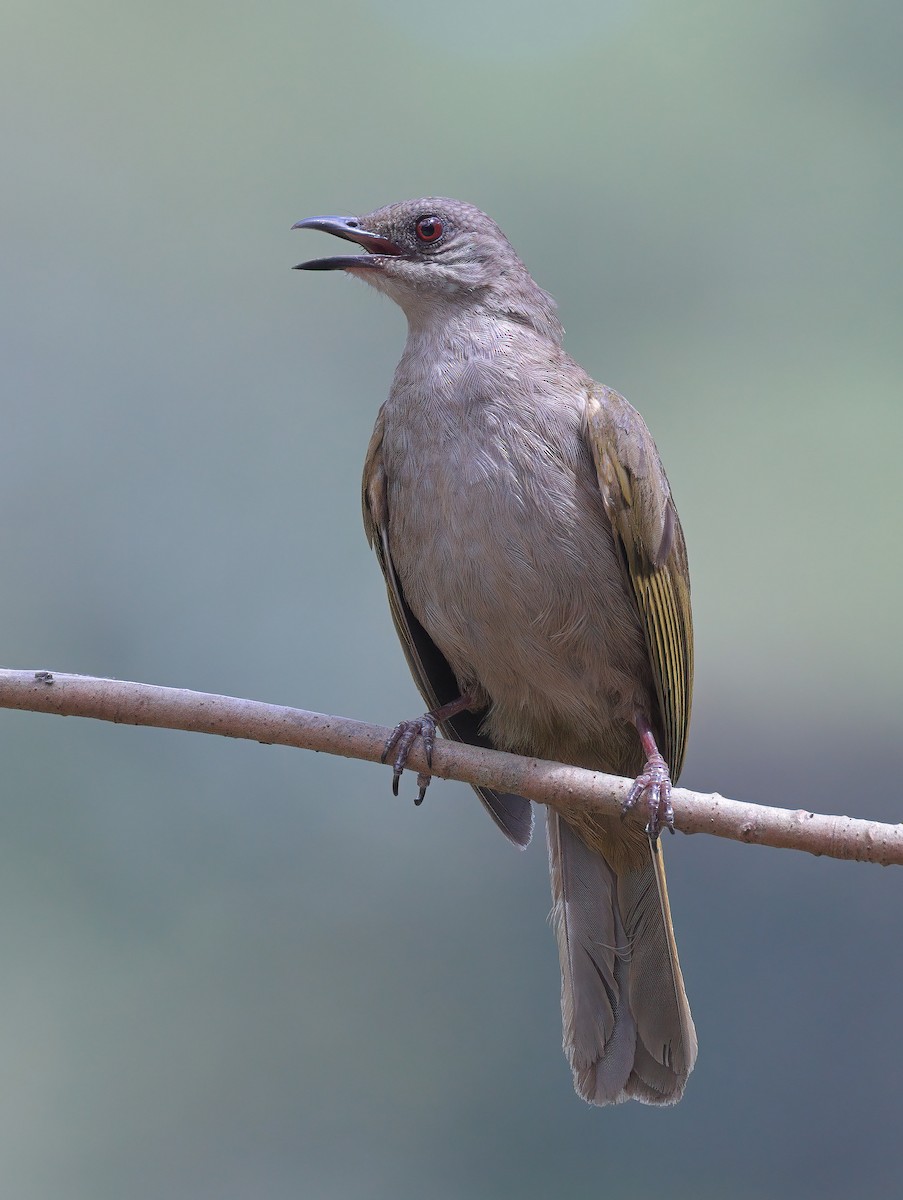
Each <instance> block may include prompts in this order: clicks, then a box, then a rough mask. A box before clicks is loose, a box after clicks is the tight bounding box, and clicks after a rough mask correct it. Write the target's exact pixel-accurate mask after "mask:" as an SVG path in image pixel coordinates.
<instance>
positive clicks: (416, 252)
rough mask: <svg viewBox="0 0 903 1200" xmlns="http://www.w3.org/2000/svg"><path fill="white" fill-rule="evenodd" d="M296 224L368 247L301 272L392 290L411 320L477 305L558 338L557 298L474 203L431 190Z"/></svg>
mask: <svg viewBox="0 0 903 1200" xmlns="http://www.w3.org/2000/svg"><path fill="white" fill-rule="evenodd" d="M292 228H293V229H319V230H322V231H323V232H325V233H332V234H335V236H336V237H340V238H344V239H346V241H349V242H356V243H357V244H358V245H359V246H362V247H363V250H364V253H362V254H340V255H336V256H334V257H331V258H316V259H311V260H309V261H307V262H303V263H298V265H297V267H296V268H295V270H298V271H347V272H349V273H350V274H352V275H356V276H358V277H359V278H361V279H364V280H365V281H366V282H367V283H370V284H372V285H373V286H374V287H375V288H378V289H379V290H380V291H382V292H385V293H386V294H387V295H388V296H391V298H392V299H393V300H394V301H395V302H396V303H397V304H398V305H400V306H401V308H402V309H403V310H404V311H405V313H406V315H407V317H408V320H409V322H410V323H411V325H412V326H414V325H417V324H419V323H420V322H421V321H423V320H424V319H428V318H429V317H431V316H434V315H436V314H437V313H438V314H442V313H443V311H445V310H448V309H457V310H460V309H461V308H462V307H463V308H469V307H474V308H481V309H484V310H487V311H490V312H495V313H498V315H500V316H506V317H509V318H511V319H513V320H518V321H521V322H523V323H525V324H529V325H533V326H535V327H537V328H540V329H541V330H542V332H543V333H545V334H546V335H551V336H553V337H554V338H555V340H556V341H557V340H559V338H560V333H561V330H560V325H559V324H558V319H557V316H556V315H555V303H554V301H553V300H552V299H551V297H550V296H548V295H547V294H546V293H545V292H544V291H543V290H542V289H541V288H540V287H539V286H538V285H537V284H536V283H535V282H534V281H533V279H532V278H531V276H530V274H529V272H528V271H527V269H526V267H525V266H524V264H523V263H522V262H521V260H520V259H519V258H518V256H517V254H516V253H515V250H514V247H513V246H512V245H511V243H510V242H509V241H508V239H507V238H506V237H505V235H504V234H503V233H502V231H501V230H500V229H499V227H498V225H496V223H495V221H493V220H492V219H491V218H490V217H487V215H486V214H485V213H484V212H481V211H480V209H478V208H475V207H474V206H473V205H472V204H465V203H463V202H462V201H460V200H448V199H443V198H441V197H436V196H430V197H427V198H425V199H422V200H406V201H403V202H401V203H399V204H389V205H387V206H386V207H385V208H378V209H377V210H376V211H375V212H372V213H368V214H367V215H366V216H362V217H308V218H307V219H306V220H304V221H298V222H297V223H296V224H295V225H293V226H292Z"/></svg>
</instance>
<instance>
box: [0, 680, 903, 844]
mask: <svg viewBox="0 0 903 1200" xmlns="http://www.w3.org/2000/svg"><path fill="white" fill-rule="evenodd" d="M0 708H16V709H24V710H27V711H31V712H44V713H56V714H57V715H58V716H70V717H94V718H96V719H97V720H99V721H114V722H118V723H120V724H125V725H150V726H154V727H156V728H159V729H184V730H186V731H188V732H190V733H214V734H219V735H220V736H222V737H235V738H248V739H250V740H251V741H255V742H262V743H264V744H266V745H271V744H272V745H280V746H297V747H300V748H303V749H307V750H322V751H325V752H326V753H327V754H340V755H342V756H343V757H345V758H360V759H364V760H366V761H368V762H379V758H380V755H381V753H382V749H383V745H384V743H385V741H386V738H387V737H388V736H389V730H388V729H385V728H383V727H382V726H381V725H365V724H363V723H362V722H360V721H350V720H347V719H345V718H343V717H329V716H325V715H323V714H322V713H313V712H305V711H304V710H303V709H298V708H283V707H282V706H280V705H275V704H263V703H261V702H259V701H256V700H240V699H236V698H235V697H232V696H215V695H211V694H209V693H207V692H191V691H187V690H184V689H181V688H165V687H155V686H154V685H152V684H147V683H126V682H123V681H121V680H117V679H95V678H92V677H91V676H87V675H57V674H55V673H53V674H51V673H50V672H49V671H8V670H3V669H2V668H0ZM410 766H411V767H412V768H413V769H414V770H415V771H417V770H425V768H426V762H425V761H424V758H423V752H422V749H421V748H420V746H419V744H418V745H416V746H415V747H414V749H413V750H412V751H411V754H410ZM432 774H433V775H436V776H438V777H440V778H442V779H457V780H460V781H461V782H462V783H474V784H479V785H481V786H485V787H494V788H498V789H499V790H500V791H504V792H513V793H515V794H516V795H519V796H525V797H527V799H529V800H535V801H537V802H538V803H540V804H550V805H552V806H554V807H555V808H556V809H558V810H559V811H560V812H562V813H568V812H578V811H581V810H588V809H595V810H596V811H598V812H605V813H618V812H619V811H620V805H621V803H622V801H623V800H624V799H625V797H626V795H627V792H628V790H629V788H630V785H631V781H630V780H627V779H620V778H618V777H617V776H615V775H603V774H602V773H601V772H598V771H584V770H582V769H581V768H580V767H569V766H564V765H562V764H560V763H551V762H543V761H542V760H541V759H535V758H522V757H520V756H519V755H516V754H504V753H502V752H501V751H498V750H483V749H481V748H479V747H477V746H468V745H464V744H462V743H459V742H453V741H446V740H441V741H438V742H437V743H436V747H435V750H434V753H433V764H432ZM672 800H673V804H674V814H675V816H674V821H675V825H676V826H677V828H678V829H680V830H681V831H682V832H683V833H712V834H715V835H716V836H718V837H725V838H733V839H734V841H738V842H755V843H757V844H758V845H762V846H776V847H779V848H784V849H788V850H807V851H808V852H809V853H810V854H817V855H821V854H825V855H829V856H830V857H831V858H845V859H855V860H857V861H860V862H875V863H880V864H881V865H882V866H889V865H891V864H896V865H898V866H903V825H885V824H882V823H880V822H878V821H862V820H857V819H855V818H852V817H829V816H819V815H817V814H815V813H810V812H806V811H805V810H803V809H797V810H790V809H785V808H770V807H765V806H764V805H759V804H743V803H740V802H738V801H736V800H726V799H725V798H724V797H723V796H719V795H717V794H716V793H713V794H711V795H705V794H702V793H700V792H690V791H687V790H686V789H685V788H675V789H674V792H673V796H672Z"/></svg>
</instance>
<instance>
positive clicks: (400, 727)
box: [380, 692, 473, 804]
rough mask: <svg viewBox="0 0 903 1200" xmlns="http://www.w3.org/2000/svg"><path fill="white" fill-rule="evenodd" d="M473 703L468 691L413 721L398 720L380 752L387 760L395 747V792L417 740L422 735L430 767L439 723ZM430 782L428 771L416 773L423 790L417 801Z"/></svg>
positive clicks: (393, 764) (393, 765)
mask: <svg viewBox="0 0 903 1200" xmlns="http://www.w3.org/2000/svg"><path fill="white" fill-rule="evenodd" d="M471 704H473V697H472V696H470V695H469V694H468V693H467V692H465V693H464V694H463V695H462V696H459V697H458V698H457V700H451V701H450V702H449V703H448V704H443V705H442V707H441V708H434V709H432V710H431V711H430V712H428V713H424V714H423V716H422V717H415V718H414V719H413V721H399V723H398V724H397V725H396V726H395V728H394V729H393V730H392V732H391V734H390V735H389V737H388V738H387V739H386V744H385V746H383V752H382V754H381V755H380V762H386V761H387V760H388V758H389V755H390V754H391V753H392V752H393V750H394V751H395V757H394V759H393V760H392V792H393V793H394V795H396V796H397V795H398V781H399V780H400V779H401V773H402V771H403V770H404V769H405V766H406V765H407V761H408V755H409V754H410V753H411V747H412V746H413V745H414V743H415V742H416V740H417V739H418V738H422V739H423V752H424V754H425V755H426V764H427V767H431V766H432V765H433V746H434V744H435V741H436V725H437V724H439V723H440V722H442V721H447V720H448V718H449V717H454V716H455V715H456V714H457V713H459V712H463V711H464V710H465V709H466V708H470V706H471ZM429 782H430V773H429V771H428V770H427V771H425V772H424V771H421V772H420V773H419V774H418V776H417V786H418V788H419V789H420V791H419V792H418V795H417V799H416V800H415V801H414V803H415V804H422V803H423V797H424V796H425V795H426V789H427V788H428V787H429Z"/></svg>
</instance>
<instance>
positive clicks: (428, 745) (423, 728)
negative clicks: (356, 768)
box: [379, 713, 436, 804]
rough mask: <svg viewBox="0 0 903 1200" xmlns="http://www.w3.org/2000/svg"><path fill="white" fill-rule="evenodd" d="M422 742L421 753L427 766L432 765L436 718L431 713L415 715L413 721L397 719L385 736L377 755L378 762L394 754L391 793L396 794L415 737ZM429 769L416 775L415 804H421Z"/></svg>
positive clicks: (429, 777)
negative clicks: (381, 750) (381, 748)
mask: <svg viewBox="0 0 903 1200" xmlns="http://www.w3.org/2000/svg"><path fill="white" fill-rule="evenodd" d="M418 738H420V740H421V741H422V742H423V753H424V756H425V757H426V765H427V768H431V767H432V765H433V746H434V745H435V742H436V720H435V718H434V717H433V716H432V714H431V713H424V715H423V716H422V717H415V718H414V720H413V721H399V722H398V724H397V725H396V726H395V728H394V729H393V730H392V732H391V734H390V735H389V736H388V738H386V744H385V746H383V752H382V754H381V755H380V756H379V761H380V762H388V761H389V756H390V755H391V754H394V757H393V759H392V793H393V795H395V796H397V795H398V784H399V781H400V780H401V775H402V772H403V771H404V769H405V767H406V766H407V762H408V755H409V754H410V753H411V747H412V746H413V745H414V743H415V742H416V741H417V739H418ZM431 778H432V776H431V775H430V772H429V769H427V770H426V771H420V772H419V773H418V775H417V787H418V788H419V791H418V793H417V799H416V800H415V801H414V803H415V804H422V803H423V797H424V796H425V795H426V789H427V788H428V787H429V784H430V779H431Z"/></svg>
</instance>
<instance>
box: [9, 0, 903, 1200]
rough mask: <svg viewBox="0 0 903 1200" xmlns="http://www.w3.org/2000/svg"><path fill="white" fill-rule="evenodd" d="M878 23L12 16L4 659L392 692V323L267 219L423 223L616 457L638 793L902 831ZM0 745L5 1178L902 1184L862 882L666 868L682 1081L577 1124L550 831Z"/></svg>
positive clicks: (891, 925)
mask: <svg viewBox="0 0 903 1200" xmlns="http://www.w3.org/2000/svg"><path fill="white" fill-rule="evenodd" d="M901 14H903V8H901V6H900V5H899V4H898V3H894V2H888V3H870V2H866V3H853V2H852V0H808V2H805V0H798V2H796V0H795V2H792V3H789V4H788V3H784V2H778V0H763V2H761V3H757V4H731V5H728V4H719V3H715V2H714V0H708V2H703V0H700V2H692V0H691V2H684V0H648V2H644V0H635V2H633V3H628V2H626V0H623V2H617V0H585V2H570V3H569V2H562V3H559V4H554V5H547V6H543V7H542V9H540V6H538V5H537V6H535V7H528V6H523V5H518V4H515V3H513V2H511V0H509V2H505V3H501V2H500V3H494V4H488V5H487V4H486V3H485V2H483V3H479V4H478V3H475V2H474V0H458V2H457V3H456V4H455V5H451V6H450V5H444V6H443V5H439V6H436V5H423V4H422V3H413V2H412V0H381V2H379V0H373V2H371V3H366V2H364V0H347V2H346V3H344V4H342V5H334V6H332V7H329V6H327V5H324V4H316V5H314V4H309V3H307V4H305V3H300V4H298V3H295V4H285V3H270V4H266V3H264V4H259V5H222V4H214V3H210V2H200V0H196V2H190V3H187V4H170V3H157V4H155V5H139V4H128V3H126V4H114V3H104V2H103V0H65V2H64V0H56V2H53V0H7V2H6V4H5V5H4V11H3V15H2V34H0V127H2V162H3V220H2V225H0V239H2V300H3V318H2V332H0V336H2V380H3V383H2V397H3V403H2V413H3V424H2V429H3V435H2V440H0V492H2V511H3V514H4V520H3V523H2V529H0V538H2V562H3V572H2V586H0V628H2V645H3V652H2V655H0V661H2V662H3V663H4V665H7V666H12V667H27V668H49V669H51V670H60V671H77V672H86V673H90V674H100V675H113V676H117V677H122V678H126V679H138V680H145V681H148V682H155V683H162V684H169V685H176V686H188V687H194V688H198V689H203V690H208V691H217V692H219V691H221V692H228V693H232V694H235V695H241V696H251V697H256V698H260V699H266V700H270V701H274V702H279V703H285V704H294V705H298V706H301V707H307V708H314V709H318V710H322V711H329V712H336V713H341V714H344V715H347V716H354V717H359V718H362V719H365V720H371V721H379V722H382V723H384V724H391V723H393V722H394V721H396V720H398V719H399V718H400V717H402V716H410V715H413V714H415V713H417V712H419V711H420V701H419V698H418V697H417V695H416V693H415V690H414V687H413V685H412V683H411V682H410V680H409V678H408V674H407V671H406V668H405V665H404V661H403V658H402V655H401V651H400V649H399V648H398V646H397V644H396V640H395V636H394V633H393V631H392V628H391V623H390V619H389V615H388V611H387V606H386V602H385V597H384V594H383V586H382V581H381V578H380V575H379V571H378V569H377V566H376V563H375V561H373V560H372V558H371V556H370V554H369V552H368V550H367V547H366V545H365V542H364V538H363V534H362V531H361V526H360V513H359V500H358V488H359V477H360V468H361V463H362V460H363V455H364V450H365V447H366V444H367V440H368V437H369V433H370V429H371V426H372V423H373V419H374V415H375V412H376V409H377V406H378V405H379V404H380V403H381V401H382V399H383V398H384V396H385V393H386V390H387V387H388V384H389V380H390V378H391V372H392V370H393V367H394V364H395V362H396V360H397V357H398V355H399V352H400V350H401V346H402V343H403V338H404V324H403V318H402V316H401V313H400V312H399V311H398V310H396V309H395V308H394V306H392V305H391V304H390V303H388V302H386V301H385V300H383V299H382V298H380V297H378V296H377V295H376V294H375V293H373V292H371V291H370V290H369V289H366V288H364V287H362V286H361V285H360V284H359V283H357V282H354V281H351V280H347V279H345V278H343V277H338V276H310V275H299V274H292V272H291V271H290V270H289V267H290V266H291V265H292V264H293V263H295V262H298V261H299V260H301V259H302V258H308V257H311V256H314V255H316V254H317V253H321V252H322V253H331V252H333V251H332V248H331V247H330V246H329V245H328V242H327V239H325V238H323V237H321V236H320V235H316V234H310V233H306V234H298V233H290V232H289V226H290V225H291V224H292V222H293V221H295V220H297V219H299V218H301V217H304V216H308V215H311V214H314V213H322V212H347V213H353V212H366V211H368V210H370V209H372V208H374V207H376V206H378V205H381V204H383V203H386V202H389V201H392V200H397V199H402V198H408V197H412V196H416V195H422V194H430V193H433V194H439V195H442V194H447V195H452V196H457V197H460V198H463V199H467V200H470V201H473V202H474V203H476V204H479V205H480V206H481V207H483V208H485V209H487V210H488V211H489V212H490V213H491V214H492V215H493V216H495V217H496V218H497V219H498V220H499V222H500V223H501V224H502V226H503V228H504V229H505V231H506V232H507V234H508V235H509V237H510V238H511V240H512V241H513V242H514V244H515V245H516V246H517V248H518V249H519V251H520V252H521V255H522V256H523V258H524V259H525V260H526V262H527V264H528V265H529V267H530V268H531V270H532V271H533V273H534V275H535V276H536V278H537V279H538V280H539V282H540V283H541V284H542V285H543V286H544V287H546V288H547V289H548V290H549V291H551V292H552V293H553V295H555V296H556V297H557V298H558V300H559V302H560V307H561V313H562V317H563V320H564V324H565V326H566V328H567V331H568V334H567V346H568V348H569V350H570V351H571V353H572V354H574V356H575V357H576V358H578V359H579V361H580V362H581V363H583V365H584V366H586V368H587V369H588V370H589V371H590V372H591V373H592V374H594V375H595V376H596V377H597V378H599V379H601V380H604V381H605V382H607V383H609V384H611V385H612V386H615V387H617V388H618V389H620V390H621V391H623V392H624V393H625V394H626V395H627V396H628V397H629V398H630V399H631V400H632V401H633V403H634V404H636V405H637V406H638V407H639V408H640V409H641V411H642V412H643V413H644V415H645V416H646V418H647V420H648V422H649V424H650V426H651V428H652V430H653V432H654V434H655V437H656V439H657V441H658V444H659V448H660V450H661V452H662V455H663V458H664V460H665V463H666V465H667V468H668V471H669V474H670V477H671V481H672V484H673V488H674V492H675V495H676V497H677V501H678V504H679V507H680V511H681V515H682V518H683V523H684V527H685V530H686V533H687V540H688V543H689V548H690V557H691V565H692V569H693V582H694V601H695V616H696V627H697V647H698V658H697V689H696V704H695V713H694V723H693V729H692V733H691V739H690V754H689V760H688V764H687V767H686V770H685V772H684V775H683V779H682V782H684V783H685V784H686V785H687V786H689V787H694V788H698V789H717V790H719V791H722V792H723V793H724V794H726V795H729V796H734V797H737V798H740V799H746V800H757V801H762V802H764V803H772V804H785V805H789V806H798V805H801V806H806V807H811V808H815V809H818V810H827V811H832V812H848V813H851V814H855V815H861V816H869V817H874V818H880V819H884V820H892V821H893V820H897V819H899V816H900V811H901V798H900V768H899V730H900V720H899V711H898V707H897V705H898V698H899V695H900V677H901V670H903V650H901V638H900V632H899V618H900V608H901V584H903V577H901V549H900V517H901V512H903V499H901V488H900V482H901V467H900V439H901V434H903V417H901V406H900V378H901V370H900V358H901V315H903V305H901V278H903V262H901V235H900V198H901V189H903V156H901V136H900V128H901V116H903V105H901V72H900V54H901V44H903V15H901ZM0 756H2V758H0V761H2V775H3V784H4V786H3V790H2V808H0V822H2V836H0V963H2V970H0V1079H2V1087H0V1192H2V1195H3V1196H4V1197H6V1196H9V1197H15V1198H16V1200H56V1198H58V1197H66V1200H107V1198H110V1200H120V1198H122V1197H128V1198H129V1200H150V1198H152V1197H154V1198H155V1197H167V1198H171V1197H175V1198H182V1197H184V1198H185V1200H189V1198H190V1200H208V1198H209V1200H238V1198H240V1197H241V1198H244V1197H251V1196H253V1197H255V1198H256V1197H265V1198H266V1200H285V1198H288V1197H298V1196H302V1197H316V1198H320V1197H322V1198H324V1200H344V1198H346V1197H363V1198H372V1200H383V1198H386V1200H389V1198H392V1200H407V1198H409V1197H410V1198H417V1200H423V1198H429V1200H458V1198H462V1197H463V1198H471V1197H473V1198H476V1200H482V1198H483V1197H486V1198H489V1197H501V1196H517V1197H523V1198H530V1197H548V1196H555V1197H557V1196H562V1197H578V1198H579V1197H596V1196H615V1197H626V1198H631V1197H645V1196H649V1195H653V1194H655V1195H658V1196H661V1195H667V1196H673V1197H694V1198H695V1200H699V1198H702V1200H705V1198H707V1197H712V1198H716V1197H717V1198H722V1197H725V1196H730V1197H732V1198H738V1200H747V1198H759V1197H794V1198H795V1200H796V1198H799V1200H805V1198H807V1197H818V1198H819V1200H832V1198H835V1197H836V1198H841V1197H843V1198H846V1197H848V1196H850V1195H856V1196H857V1197H882V1198H884V1197H887V1196H889V1195H892V1194H895V1191H896V1189H897V1188H898V1187H899V1163H900V1159H899V1153H900V1127H901V1116H903V1113H901V1101H900V1077H901V1069H903V1061H901V1059H903V1051H901V1035H900V1012H901V992H903V961H901V960H903V956H901V944H903V943H901V935H903V906H901V880H903V876H901V874H900V873H899V871H896V870H886V871H882V870H880V869H879V868H877V867H874V866H867V865H858V864H850V863H838V862H831V861H820V860H816V859H813V858H809V857H806V856H804V855H801V854H791V853H788V852H783V851H781V852H779V851H770V850H765V849H758V848H753V847H744V846H738V845H734V844H730V843H727V842H723V841H718V840H714V839H708V838H703V837H696V838H692V839H691V838H685V837H680V836H679V837H675V838H673V839H668V845H667V850H668V855H669V866H670V876H671V891H672V901H673V907H674V916H675V925H676V927H677V934H678V943H679V945H680V950H681V958H682V962H683V967H684V973H685V976H686V980H687V986H688V991H689V994H690V998H691V1001H692V1003H693V1010H694V1014H695V1017H696V1022H697V1026H698V1029H699V1037H700V1055H699V1063H698V1066H697V1069H696V1072H695V1074H694V1076H693V1078H692V1079H691V1081H690V1085H689V1088H688V1091H687V1095H686V1098H685V1100H684V1101H683V1102H682V1103H681V1104H680V1105H679V1106H678V1107H677V1108H676V1109H673V1110H665V1111H655V1110H651V1109H649V1108H646V1107H642V1106H638V1105H627V1106H623V1107H621V1108H619V1109H614V1110H607V1111H600V1110H593V1109H590V1108H588V1107H586V1106H584V1105H583V1104H582V1103H581V1102H580V1101H578V1100H577V1099H576V1097H575V1096H574V1093H573V1091H572V1088H571V1081H570V1074H569V1072H568V1070H567V1066H566V1064H565V1061H564V1059H563V1057H562V1054H561V1051H560V1023H559V1012H558V987H559V981H558V966H557V957H556V952H555V945H554V939H553V937H552V934H551V932H550V930H549V929H548V928H547V927H546V924H545V922H546V917H547V914H548V909H549V894H548V881H547V878H546V862H545V851H544V846H543V841H542V839H537V842H536V843H535V844H534V845H533V846H532V847H531V848H530V850H529V851H528V852H527V853H526V854H518V853H516V852H515V851H514V850H513V849H512V848H511V847H509V846H508V845H507V844H506V843H505V841H504V840H503V839H502V837H501V836H500V835H499V834H498V833H497V831H496V830H495V829H494V827H493V826H492V824H491V822H490V821H489V820H488V819H487V818H486V817H485V815H484V814H483V812H482V811H481V810H480V807H479V804H478V802H477V801H476V799H475V798H474V797H473V795H472V793H471V792H470V791H469V789H467V788H466V787H464V786H462V785H454V784H446V783H438V782H437V783H436V784H435V785H434V786H433V788H432V789H431V790H430V794H429V797H428V801H427V803H426V804H425V805H424V807H423V809H422V810H419V811H415V809H414V808H413V806H412V804H411V797H412V795H413V791H414V785H413V780H411V779H408V780H407V781H406V783H405V786H404V787H403V797H402V798H401V799H399V800H393V798H392V796H391V794H390V791H389V778H388V774H387V772H385V771H381V770H379V769H378V768H376V767H374V766H371V765H365V764H361V763H355V762H350V761H344V760H340V759H330V758H327V757H324V756H314V755H313V754H307V753H304V752H291V751H288V750H282V749H276V748H264V747H261V746H257V745H253V744H248V743H241V744H238V743H232V742H229V741H224V740H216V739H213V738H206V737H201V736H190V735H187V734H179V733H168V732H161V731H156V730H148V729H131V728H117V727H115V726H111V725H102V724H99V723H92V722H88V721H82V720H75V719H73V720H60V719H58V718H54V717H47V716H39V715H34V714H27V713H24V714H17V713H9V712H6V713H0Z"/></svg>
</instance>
